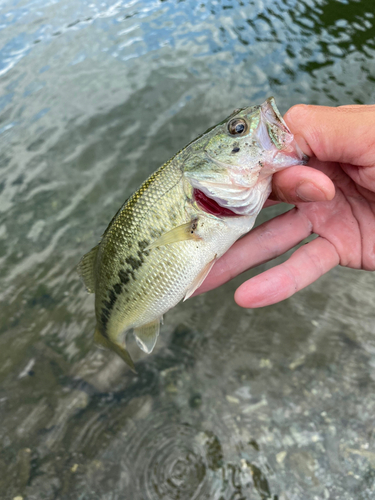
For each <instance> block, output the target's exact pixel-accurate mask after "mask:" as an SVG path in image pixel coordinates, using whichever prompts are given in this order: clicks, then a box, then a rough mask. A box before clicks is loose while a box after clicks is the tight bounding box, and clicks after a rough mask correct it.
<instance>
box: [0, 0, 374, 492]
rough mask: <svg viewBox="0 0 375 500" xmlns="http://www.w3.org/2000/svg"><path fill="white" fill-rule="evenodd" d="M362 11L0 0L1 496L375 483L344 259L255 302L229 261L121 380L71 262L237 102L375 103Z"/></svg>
mask: <svg viewBox="0 0 375 500" xmlns="http://www.w3.org/2000/svg"><path fill="white" fill-rule="evenodd" d="M373 10H374V9H373V2H372V1H371V0H367V1H366V0H362V1H348V2H343V1H335V0H309V1H297V0H284V1H282V0H277V1H275V0H264V1H261V0H254V1H249V2H242V1H240V2H237V1H234V0H233V1H229V0H225V1H203V2H200V3H197V2H194V1H192V0H186V1H181V2H178V1H176V0H166V1H164V2H159V1H148V0H138V1H137V0H132V1H128V2H126V1H121V0H120V1H117V2H114V1H101V2H96V1H95V0H93V1H91V2H86V1H80V2H77V1H73V0H65V1H58V0H54V1H47V0H44V1H41V0H39V1H38V0H20V1H17V0H5V1H3V2H2V3H1V6H0V27H1V31H0V85H1V94H0V147H1V149H0V262H1V268H0V279H1V284H0V295H1V299H2V307H1V311H0V333H1V335H0V380H1V386H0V419H1V426H0V443H1V445H0V492H1V495H0V496H1V498H14V497H16V496H21V497H23V498H24V499H27V500H31V499H33V500H34V499H35V500H40V499H67V500H68V499H69V500H70V499H74V500H76V499H80V500H86V499H87V500H91V499H93V500H94V499H95V500H96V499H101V500H102V499H103V500H104V499H105V500H115V499H119V500H121V499H126V500H159V499H163V500H193V499H194V500H198V499H199V500H200V499H208V498H209V499H212V500H242V499H246V500H247V499H249V500H253V499H254V500H258V499H261V500H264V499H272V500H276V499H277V500H316V499H319V500H320V499H340V500H352V499H353V500H354V499H355V500H365V499H371V498H374V494H375V434H374V412H375V336H374V334H375V326H374V324H375V322H374V306H375V298H374V291H373V290H374V276H373V274H371V273H365V272H356V271H351V270H347V269H341V268H337V269H335V270H333V271H332V272H331V273H329V274H328V275H326V276H325V277H323V278H321V279H320V280H319V282H317V283H315V284H314V285H312V286H310V287H309V288H308V289H306V290H304V291H302V292H301V293H299V294H298V295H297V296H295V297H292V298H290V299H289V300H287V301H285V302H283V303H282V304H278V305H275V306H272V307H268V308H264V309H259V310H253V311H251V310H241V309H239V308H238V307H237V306H236V305H235V304H234V301H233V292H234V290H235V288H236V286H238V284H239V283H241V282H242V281H243V280H244V279H245V277H244V276H242V277H239V278H237V279H236V280H234V281H233V282H231V283H228V284H227V285H225V286H223V287H221V288H220V289H218V290H215V291H212V292H210V293H208V294H205V295H203V296H199V297H196V298H194V299H191V300H189V301H187V302H186V303H184V304H180V305H179V306H178V307H176V308H175V309H174V310H172V311H171V312H170V313H168V314H167V316H166V318H165V324H164V326H163V329H162V335H161V337H160V340H159V341H158V344H157V347H156V349H155V352H154V353H153V354H152V355H151V356H143V355H141V354H140V353H139V351H138V350H137V349H136V348H135V346H134V345H133V346H132V347H131V349H132V353H133V355H134V357H135V359H137V360H138V361H137V367H138V372H139V374H138V375H137V376H135V375H133V374H132V373H130V372H129V371H128V370H127V368H126V367H125V365H124V364H123V362H122V361H121V360H120V359H118V358H116V357H115V356H114V355H113V354H112V353H110V352H106V351H101V350H98V349H97V348H96V347H95V346H94V345H93V338H92V337H93V329H94V309H93V298H92V296H90V295H88V294H86V292H85V290H84V288H83V286H82V284H81V282H80V281H79V279H78V277H77V275H76V272H75V266H76V264H77V262H78V260H79V259H80V257H81V255H83V253H85V252H86V251H87V250H89V249H90V248H91V247H92V246H93V245H94V244H95V243H96V242H97V241H98V238H99V237H100V235H101V233H102V232H103V230H104V229H105V227H106V225H107V223H108V222H109V220H110V219H111V217H112V215H113V214H114V213H115V212H116V210H117V209H118V207H119V206H120V205H121V204H122V202H123V201H124V200H125V199H126V198H127V196H128V195H129V194H131V193H132V192H133V191H134V190H135V189H136V188H137V187H138V185H139V184H140V183H141V182H142V180H143V179H145V178H146V177H147V175H148V174H149V173H150V172H152V171H153V170H154V169H155V168H157V167H158V166H159V165H160V164H161V163H163V162H164V161H165V160H167V159H168V158H169V157H171V156H172V155H173V154H174V153H175V152H176V151H177V150H179V149H180V148H181V147H183V146H184V145H185V144H186V143H188V142H189V141H190V140H192V139H193V138H194V137H196V136H197V135H198V134H200V133H202V132H203V131H204V130H205V129H206V128H207V127H209V126H210V125H212V124H214V123H215V122H218V121H220V120H221V119H222V118H223V117H225V116H227V115H228V113H229V112H231V111H232V109H234V108H236V107H239V106H246V105H249V104H253V103H260V102H262V101H263V100H264V99H265V98H266V97H268V96H269V95H274V96H275V97H276V100H277V102H278V104H279V107H280V109H281V110H282V111H283V112H285V111H286V110H287V109H288V108H289V107H290V106H291V105H293V104H295V103H297V102H306V103H316V104H326V105H338V104H346V103H370V102H374V101H375V86H374V82H375V58H374V55H375V42H374V38H375V28H374V22H375V19H374V14H373ZM275 213H276V212H275V209H267V210H266V211H264V213H262V215H261V217H260V220H265V219H266V218H267V217H271V216H273V215H275ZM283 258H285V257H283ZM281 260H282V259H279V260H278V261H281ZM274 264H275V262H272V263H269V264H266V265H263V266H260V267H259V268H257V269H255V270H252V271H250V272H249V273H248V276H250V275H253V274H256V273H258V272H260V271H261V270H263V269H265V268H267V267H269V266H271V265H274ZM218 304H220V307H218ZM137 356H138V357H137Z"/></svg>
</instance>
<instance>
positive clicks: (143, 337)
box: [134, 318, 162, 354]
mask: <svg viewBox="0 0 375 500" xmlns="http://www.w3.org/2000/svg"><path fill="white" fill-rule="evenodd" d="M161 319H162V318H157V319H156V320H155V321H151V323H147V324H146V325H142V326H139V327H138V328H134V337H135V340H136V342H137V345H138V347H139V348H140V349H142V351H144V352H145V353H147V354H150V353H151V352H152V351H153V349H154V347H155V344H156V341H157V339H158V336H159V332H160V321H161Z"/></svg>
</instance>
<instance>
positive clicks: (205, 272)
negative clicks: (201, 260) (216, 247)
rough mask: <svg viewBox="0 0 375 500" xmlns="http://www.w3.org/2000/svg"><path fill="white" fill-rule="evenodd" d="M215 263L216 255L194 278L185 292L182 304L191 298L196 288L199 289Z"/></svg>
mask: <svg viewBox="0 0 375 500" xmlns="http://www.w3.org/2000/svg"><path fill="white" fill-rule="evenodd" d="M215 262H216V255H215V257H214V258H213V259H212V260H211V261H210V262H209V263H208V264H206V265H205V266H204V268H203V269H202V270H201V271H200V273H199V274H198V276H197V277H196V278H195V280H194V281H193V283H192V284H191V285H190V286H189V288H188V289H187V290H186V293H185V297H184V300H183V302H185V300H187V299H188V298H189V297H191V296H192V295H193V293H194V292H195V290H197V288H199V287H200V286H201V284H202V283H203V281H204V280H205V279H206V277H207V275H208V273H209V272H210V271H211V269H212V266H213V265H214V264H215Z"/></svg>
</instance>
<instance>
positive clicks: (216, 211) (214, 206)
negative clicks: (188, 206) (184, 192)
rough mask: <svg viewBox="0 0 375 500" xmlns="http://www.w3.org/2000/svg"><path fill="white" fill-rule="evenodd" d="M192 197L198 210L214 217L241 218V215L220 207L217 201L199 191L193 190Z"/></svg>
mask: <svg viewBox="0 0 375 500" xmlns="http://www.w3.org/2000/svg"><path fill="white" fill-rule="evenodd" d="M193 197H194V200H195V202H196V203H197V205H198V206H199V208H201V209H202V210H204V211H205V212H206V213H208V214H210V215H215V216H216V217H241V215H239V214H236V213H235V212H233V211H232V210H230V209H229V208H226V207H222V206H220V205H219V204H218V203H217V201H215V200H214V199H212V198H209V197H208V196H207V195H206V194H205V193H204V192H203V191H201V190H199V189H196V188H195V189H194V191H193Z"/></svg>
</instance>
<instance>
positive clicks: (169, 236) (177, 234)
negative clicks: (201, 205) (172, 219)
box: [145, 218, 202, 250]
mask: <svg viewBox="0 0 375 500" xmlns="http://www.w3.org/2000/svg"><path fill="white" fill-rule="evenodd" d="M197 227H198V218H195V219H192V220H191V221H189V222H186V223H185V224H181V225H180V226H176V227H174V228H173V229H171V230H170V231H167V232H166V233H164V234H162V235H161V236H160V237H159V238H157V239H156V240H155V241H153V242H152V243H151V245H149V246H148V247H146V248H145V250H150V249H151V248H155V247H162V246H165V245H170V244H171V243H177V242H179V241H186V240H201V239H202V238H201V237H200V236H198V235H197V233H196V229H197Z"/></svg>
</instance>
